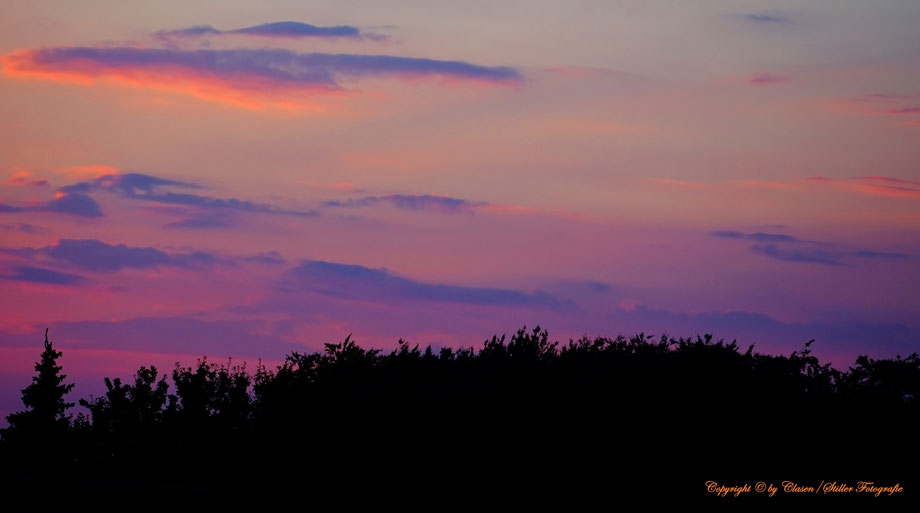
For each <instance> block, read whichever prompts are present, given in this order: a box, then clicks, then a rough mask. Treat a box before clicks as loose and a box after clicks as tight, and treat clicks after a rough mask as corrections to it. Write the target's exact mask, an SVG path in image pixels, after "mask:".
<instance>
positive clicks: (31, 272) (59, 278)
mask: <svg viewBox="0 0 920 513" xmlns="http://www.w3.org/2000/svg"><path fill="white" fill-rule="evenodd" d="M0 277H2V278H4V279H7V280H14V281H24V282H28V283H42V284H46V285H78V284H80V283H82V282H85V281H86V279H84V278H83V277H82V276H77V275H76V274H68V273H62V272H58V271H52V270H51V269H43V268H41V267H32V266H19V267H14V268H13V274H12V275H6V276H0Z"/></svg>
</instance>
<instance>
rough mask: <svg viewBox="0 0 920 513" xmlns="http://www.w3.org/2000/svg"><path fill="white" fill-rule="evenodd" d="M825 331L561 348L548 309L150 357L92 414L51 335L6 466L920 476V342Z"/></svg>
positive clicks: (115, 491)
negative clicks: (791, 341)
mask: <svg viewBox="0 0 920 513" xmlns="http://www.w3.org/2000/svg"><path fill="white" fill-rule="evenodd" d="M811 344H812V342H808V343H806V344H805V347H804V348H803V350H801V351H797V352H794V353H792V354H790V355H788V356H786V355H778V356H777V355H764V354H759V353H756V352H754V351H753V346H751V347H749V348H747V350H745V351H742V350H741V349H740V348H739V346H738V345H737V344H736V342H731V343H726V342H724V341H718V342H714V341H713V340H712V337H711V336H709V335H706V336H704V337H697V338H695V339H684V338H679V339H674V338H668V337H660V338H653V337H650V336H647V335H645V334H639V335H636V336H635V337H632V338H629V339H627V338H624V337H618V338H615V339H611V338H603V337H600V338H593V339H592V338H587V337H586V338H582V339H580V340H577V341H576V340H572V341H569V342H568V343H566V344H560V343H559V342H550V341H549V338H548V333H547V332H546V331H545V330H542V329H541V328H539V327H537V328H535V329H533V330H527V329H526V328H525V329H521V330H519V331H517V333H516V334H514V335H513V336H512V337H511V338H510V340H506V337H505V336H502V337H493V338H492V339H490V340H487V341H485V343H484V344H483V345H482V347H481V349H479V350H474V349H472V348H465V349H464V348H461V349H451V348H440V349H437V350H435V349H432V348H431V347H427V348H425V349H420V348H419V346H412V345H410V344H407V343H406V342H404V341H402V340H401V341H399V346H398V348H397V349H395V350H392V351H381V350H378V349H364V348H362V347H360V346H359V345H357V344H356V343H355V342H354V341H352V340H351V338H350V337H349V338H346V339H345V340H344V341H343V342H341V343H335V344H325V350H324V351H322V352H316V353H310V354H307V353H300V352H293V353H290V354H289V355H287V357H286V358H285V360H284V363H283V364H282V365H280V366H278V367H276V368H271V369H270V368H266V367H265V366H263V365H262V364H261V362H260V363H259V364H258V365H257V366H256V368H255V369H254V370H250V369H247V368H246V366H245V365H237V364H235V363H233V362H232V361H228V362H226V363H216V362H212V361H209V360H208V359H206V358H201V359H199V360H198V361H197V363H196V364H195V365H193V366H190V367H185V366H182V365H180V364H178V363H177V364H176V367H175V368H174V369H172V371H171V373H170V376H169V378H170V379H167V376H166V375H165V373H162V372H161V371H160V370H159V369H157V368H156V367H152V366H151V367H141V368H140V369H138V371H137V373H136V374H135V376H134V377H133V379H132V380H130V381H128V382H123V381H121V380H120V379H118V378H114V379H110V378H105V386H106V392H105V394H104V395H103V396H100V397H92V398H89V399H80V400H79V403H80V404H81V405H82V406H84V407H85V410H86V413H80V414H78V415H76V416H74V415H72V414H67V413H66V410H67V409H68V408H69V407H70V406H72V404H71V403H66V402H65V400H64V396H65V394H66V393H67V392H69V391H70V387H72V386H73V385H67V384H64V379H65V376H63V375H61V374H60V371H61V370H62V369H61V368H60V366H57V365H56V359H57V358H58V357H59V356H60V355H61V353H60V352H58V351H55V350H54V349H53V347H52V345H51V343H50V342H49V341H48V340H47V332H46V342H45V351H44V353H42V356H41V361H40V362H39V363H37V364H36V372H37V375H36V377H35V378H33V384H32V385H30V386H29V387H27V388H26V389H25V390H24V391H23V402H24V405H25V406H26V410H24V411H23V412H19V413H14V414H12V415H10V416H9V417H8V421H9V427H8V428H6V429H4V430H2V432H0V436H2V439H0V456H2V475H0V477H2V479H3V482H4V483H6V485H7V486H8V487H9V489H8V490H7V492H9V491H10V490H14V489H15V490H24V489H28V490H35V489H36V487H39V488H41V486H44V483H46V482H48V481H49V480H50V481H51V482H54V483H57V485H56V486H58V487H59V490H62V491H61V494H62V495H61V496H62V497H66V498H67V499H68V500H73V499H74V498H75V497H82V498H83V499H84V500H89V499H88V498H92V497H96V498H100V497H103V496H104V497H108V498H109V499H110V500H115V501H117V500H129V499H128V498H130V497H135V496H137V495H138V494H141V495H144V496H146V497H147V499H146V501H147V502H144V503H140V504H136V506H138V507H141V506H144V505H146V506H150V507H153V506H157V507H159V506H163V505H175V504H179V503H181V504H184V505H186V506H188V505H190V504H198V503H197V502H195V501H204V502H201V504H206V503H208V504H209V502H208V501H213V500H215V497H222V500H224V501H233V502H234V503H235V504H239V503H238V501H241V500H251V501H256V502H258V501H262V500H266V499H267V498H268V495H259V496H258V498H257V497H255V496H249V495H246V494H245V493H242V491H247V490H249V491H251V490H261V491H262V492H264V493H266V494H268V493H270V492H266V490H272V491H273V492H271V493H278V494H285V493H291V491H292V490H299V489H302V487H303V486H336V487H337V488H341V487H346V484H348V483H364V486H365V487H364V488H360V489H358V488H355V489H354V490H353V492H352V493H359V492H361V491H362V490H363V493H369V490H373V489H374V486H378V485H379V486H381V487H383V486H384V485H383V484H384V483H390V484H392V483H402V486H403V490H406V488H405V486H406V484H407V483H410V484H412V485H413V486H418V487H422V486H428V488H427V490H429V491H435V492H437V490H441V492H443V493H444V494H448V495H452V494H454V495H455V494H461V495H462V494H463V493H466V492H464V490H466V491H467V492H470V491H471V490H478V491H480V492H481V491H483V490H492V491H501V492H503V493H506V494H507V493H509V491H513V490H520V491H521V493H525V492H526V493H528V494H531V495H530V497H531V498H532V499H533V498H537V497H540V495H539V494H548V493H551V492H558V493H562V492H564V493H567V494H572V497H578V496H582V495H581V494H583V493H593V494H598V493H609V494H610V497H611V498H615V497H617V496H618V495H624V494H626V495H633V494H648V496H649V497H654V496H659V497H660V496H666V495H667V494H681V495H683V496H684V497H696V498H702V497H704V496H706V493H705V490H704V486H703V483H704V481H705V480H710V479H712V480H718V481H725V482H732V481H740V482H744V481H748V482H751V483H753V482H755V481H758V480H763V481H768V482H769V481H770V480H774V481H777V482H778V481H781V480H788V479H793V480H794V479H802V480H818V481H820V480H836V481H843V480H856V479H858V480H874V481H876V482H887V483H889V484H893V483H895V482H897V483H900V484H901V485H902V486H907V487H908V490H907V492H908V493H910V492H911V490H910V485H911V484H913V483H916V482H917V481H916V470H914V468H915V466H916V464H917V461H918V460H917V456H918V448H917V447H918V446H917V438H916V437H917V433H918V427H920V423H918V420H920V400H918V399H917V398H918V394H920V358H918V355H917V354H916V353H914V354H911V355H910V356H908V357H906V358H902V357H900V356H898V357H897V358H894V359H881V360H876V359H872V358H869V357H868V356H860V357H859V358H858V359H857V360H856V361H855V363H854V364H853V365H852V366H850V367H849V369H848V370H847V371H840V370H837V369H834V368H832V367H831V366H830V365H829V364H821V363H820V362H819V360H818V359H817V358H816V357H815V356H813V355H812V353H811V348H810V346H811ZM170 382H171V383H170ZM828 482H829V481H828ZM813 485H815V486H816V485H817V481H816V482H815V483H813ZM368 486H369V487H370V488H367V487H368ZM227 490H233V491H235V492H238V493H239V494H238V495H231V496H228V495H226V493H225V492H226V491H227ZM533 494H538V495H533ZM113 497H115V498H117V499H112V498H113ZM347 497H348V495H347V494H346V495H343V496H341V497H340V499H341V500H346V499H347ZM573 500H574V499H573ZM189 501H191V502H189ZM26 504H28V502H27V503H26ZM141 509H142V508H141Z"/></svg>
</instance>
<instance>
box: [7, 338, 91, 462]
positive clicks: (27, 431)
mask: <svg viewBox="0 0 920 513" xmlns="http://www.w3.org/2000/svg"><path fill="white" fill-rule="evenodd" d="M60 357H61V352H60V351H55V350H54V348H53V347H52V344H51V342H50V341H49V340H48V330H47V329H45V350H44V351H43V352H42V354H41V360H40V361H38V362H36V364H35V371H36V372H37V373H38V374H37V375H36V376H33V377H32V384H31V385H29V386H27V387H26V388H25V389H23V391H22V402H23V404H24V405H25V406H26V408H27V409H26V410H25V411H21V412H16V413H12V414H10V415H8V416H7V417H6V419H7V421H8V422H9V427H8V428H6V429H4V430H2V433H0V435H2V437H3V443H4V445H10V446H12V447H13V449H14V450H13V453H14V454H13V456H14V457H15V456H27V458H23V459H24V460H25V461H26V463H27V464H30V466H31V465H34V466H35V467H40V466H41V465H43V464H45V463H48V462H50V461H51V460H54V459H60V458H62V457H63V456H64V454H63V453H62V451H60V450H59V449H60V448H61V447H62V444H64V442H65V441H66V440H65V438H66V437H67V436H68V435H69V433H70V431H69V429H70V426H71V418H70V415H66V414H65V412H66V411H67V409H68V408H70V407H71V406H73V405H74V403H68V402H66V401H64V396H65V395H66V394H67V393H68V392H70V390H71V389H72V388H73V386H74V385H73V383H71V384H66V385H65V384H64V379H65V378H66V377H67V376H66V375H64V374H61V366H60V365H58V364H57V359H58V358H60Z"/></svg>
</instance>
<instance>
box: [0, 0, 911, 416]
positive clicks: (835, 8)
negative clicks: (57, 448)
mask: <svg viewBox="0 0 920 513" xmlns="http://www.w3.org/2000/svg"><path fill="white" fill-rule="evenodd" d="M918 27H920V3H918V2H916V1H914V0H906V1H874V2H865V1H856V0H854V1H843V0H841V1H837V2H833V3H829V2H801V1H744V2H742V1H739V2H724V1H694V2H680V1H671V2H647V1H639V0H636V1H619V2H611V1H607V0H598V1H570V2H549V1H536V0H532V1H526V2H524V1H520V2H512V1H508V2H491V1H490V2H480V1H472V0H470V1H465V2H448V1H431V0H427V1H387V2H379V1H343V0H336V1H312V2H303V1H299V0H297V1H295V0H290V1H273V2H241V1H233V0H224V1H221V2H210V1H199V0H182V1H173V0H164V1H160V2H124V1H90V2H72V1H43V2H10V3H7V4H6V5H4V8H3V15H2V16H0V66H2V69H0V308H2V310H0V414H2V415H3V417H5V416H6V415H7V414H8V413H9V412H11V411H15V410H18V409H20V408H21V404H20V402H19V401H20V390H21V389H22V388H24V387H25V386H26V385H27V384H28V383H29V382H30V376H32V375H33V373H34V370H33V364H34V362H35V361H36V360H37V359H38V355H39V353H40V352H41V342H42V340H43V339H42V336H43V333H44V329H45V328H46V327H50V329H51V339H52V340H53V341H54V342H55V346H56V347H57V348H58V349H59V350H61V351H63V353H64V357H63V358H62V360H61V363H62V364H63V365H64V372H65V373H66V374H68V381H71V382H72V381H76V382H77V388H76V389H75V390H74V393H73V394H72V395H71V396H70V398H71V400H75V399H76V398H78V397H81V396H82V397H85V396H87V395H89V394H91V393H92V394H96V395H98V394H99V393H100V392H101V391H103V390H104V387H103V386H102V377H103V376H113V377H115V376H121V377H123V378H127V377H130V376H131V374H132V373H133V371H134V370H136V369H137V367H139V366H140V365H149V364H156V365H158V366H159V367H160V368H161V369H162V370H165V371H169V370H170V369H171V367H172V365H173V363H174V362H175V361H177V360H178V361H182V362H183V363H185V364H193V363H194V361H195V358H196V357H198V356H201V355H208V357H209V359H212V360H215V361H226V358H227V357H233V358H234V361H247V362H249V366H250V368H252V367H254V366H255V362H256V359H257V358H259V357H262V358H263V359H264V360H265V361H267V362H270V363H274V362H278V361H280V360H281V359H283V357H284V355H285V354H286V353H289V352H291V351H314V350H319V349H321V348H322V344H323V343H324V342H337V341H340V340H342V339H344V338H345V336H347V335H349V334H352V337H353V339H355V340H357V342H358V343H359V344H361V345H363V346H365V347H369V346H373V347H380V348H392V347H394V346H395V345H396V342H397V340H398V339H400V338H403V339H405V340H408V341H410V342H412V343H418V344H420V345H421V346H423V347H424V346H425V345H428V344H431V345H434V346H436V347H437V346H453V347H458V346H464V347H469V346H471V345H477V344H481V343H482V341H483V340H484V339H486V338H489V337H491V335H493V334H502V333H508V334H511V333H513V332H514V331H516V330H517V329H518V328H521V327H522V326H524V325H527V326H528V327H533V326H534V325H537V324H539V325H541V326H543V327H545V328H547V329H548V330H549V333H550V338H552V339H557V340H561V341H568V340H569V338H578V337H580V336H582V335H589V336H596V335H607V336H616V335H618V334H623V335H627V336H629V335H632V334H634V333H638V332H645V333H651V334H655V335H656V336H660V335H661V334H668V335H671V336H675V337H676V336H696V335H697V334H703V333H712V334H714V335H715V337H716V339H719V338H725V339H728V340H732V339H737V340H738V342H739V345H741V346H742V347H743V348H745V349H746V347H747V346H748V345H750V344H755V350H757V351H759V352H766V353H774V354H775V353H786V354H788V353H791V352H792V351H795V350H800V349H802V347H803V346H804V343H805V342H807V341H808V340H810V339H815V340H816V342H815V343H814V345H813V346H812V347H813V349H814V351H815V353H816V354H817V355H818V356H819V357H821V358H822V360H823V361H832V362H833V364H834V365H835V366H837V367H839V368H844V369H845V368H846V366H847V365H848V364H850V363H852V361H853V360H854V358H855V357H856V355H858V354H869V355H871V356H873V357H890V356H894V355H895V354H902V355H907V354H910V353H912V352H914V351H920V293H918V285H920V51H918V50H920V30H918ZM3 422H4V423H5V420H4V421H3Z"/></svg>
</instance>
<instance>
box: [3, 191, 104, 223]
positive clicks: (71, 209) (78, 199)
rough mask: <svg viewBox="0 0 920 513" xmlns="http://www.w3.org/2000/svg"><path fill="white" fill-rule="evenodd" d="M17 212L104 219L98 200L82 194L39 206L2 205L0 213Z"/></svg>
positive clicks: (63, 196)
mask: <svg viewBox="0 0 920 513" xmlns="http://www.w3.org/2000/svg"><path fill="white" fill-rule="evenodd" d="M17 212H54V213H58V214H66V215H72V216H78V217H102V216H103V214H102V209H101V208H100V207H99V204H98V203H96V200H94V199H93V198H91V197H89V196H87V195H86V194H81V193H76V192H75V193H70V194H63V195H61V196H60V197H58V198H55V199H53V200H51V201H46V202H44V203H40V204H38V205H24V206H14V205H4V204H0V213H17Z"/></svg>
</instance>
